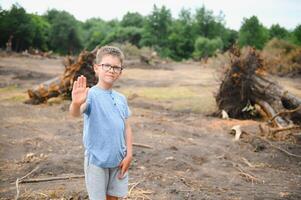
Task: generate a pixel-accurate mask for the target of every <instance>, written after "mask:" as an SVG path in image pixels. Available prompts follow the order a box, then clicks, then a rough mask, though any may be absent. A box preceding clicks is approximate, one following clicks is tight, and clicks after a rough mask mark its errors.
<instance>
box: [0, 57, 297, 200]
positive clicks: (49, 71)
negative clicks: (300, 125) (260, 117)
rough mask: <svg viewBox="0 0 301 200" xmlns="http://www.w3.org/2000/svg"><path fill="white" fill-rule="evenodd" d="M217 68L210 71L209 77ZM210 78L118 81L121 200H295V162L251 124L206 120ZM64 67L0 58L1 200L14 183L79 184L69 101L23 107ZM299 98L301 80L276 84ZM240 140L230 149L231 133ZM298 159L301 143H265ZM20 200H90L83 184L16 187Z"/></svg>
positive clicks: (76, 123) (172, 67)
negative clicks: (123, 106) (122, 102)
mask: <svg viewBox="0 0 301 200" xmlns="http://www.w3.org/2000/svg"><path fill="white" fill-rule="evenodd" d="M216 68H217V67H216ZM216 68H214V67H212V68H209V67H205V66H203V65H201V64H200V63H167V64H165V67H164V68H162V69H161V68H149V69H148V68H146V67H143V68H139V67H137V66H136V67H135V68H131V67H130V66H129V67H128V68H127V69H126V70H125V71H124V74H123V75H122V77H121V79H120V80H119V82H118V83H117V84H116V90H118V91H120V92H123V93H124V94H126V95H127V96H128V101H129V105H130V107H131V110H132V113H133V115H132V117H131V121H132V129H133V134H134V142H136V143H142V144H147V145H150V146H152V148H151V149H148V148H143V147H137V146H135V147H134V160H133V162H132V165H131V167H130V185H129V188H130V192H129V197H128V199H153V200H157V199H158V200H165V199H168V200H169V199H172V200H183V199H196V200H199V199H204V200H205V199H206V200H207V199H210V200H211V199H212V200H216V199H217V200H218V199H221V200H224V199H226V200H230V199H232V200H234V199H235V200H239V199H241V200H249V199H250V200H253V199H258V200H261V199H264V200H265V199H273V200H274V199H275V200H276V199H277V200H278V199H279V200H280V199H291V200H293V199H294V200H299V199H301V158H300V157H293V156H289V155H287V154H285V153H284V152H283V151H280V150H279V149H277V148H274V147H273V146H271V144H270V143H268V142H266V141H264V140H262V139H259V138H256V137H252V136H254V135H258V133H259V128H258V124H259V123H261V122H259V121H253V120H244V121H242V120H234V119H230V120H223V119H219V118H214V117H211V116H210V114H211V113H212V112H213V111H215V109H216V107H215V102H214V92H215V91H216V90H217V88H218V86H219V82H218V78H217V77H218V76H217V73H216ZM63 69H64V67H63V65H62V59H60V58H58V59H42V58H30V57H21V56H16V55H12V56H7V55H5V56H3V55H2V56H1V57H0V109H1V113H0V131H1V132H0V199H14V198H15V196H16V193H17V190H16V184H15V183H16V180H17V178H21V177H23V176H24V175H26V174H28V173H29V172H31V171H32V170H33V169H35V168H36V167H38V169H36V170H35V171H34V172H33V173H32V174H30V175H29V176H28V177H26V178H25V180H26V179H32V178H51V177H59V176H71V175H82V174H83V151H84V150H83V146H82V126H83V120H82V119H81V118H78V119H74V118H72V117H70V116H69V114H68V107H69V104H70V101H68V100H64V99H61V98H54V99H52V100H50V101H49V102H48V103H47V104H42V105H35V106H33V105H26V104H24V103H23V101H24V100H25V99H27V94H26V90H27V89H28V88H31V87H34V86H36V85H38V84H39V83H41V82H43V81H46V80H48V79H50V78H52V77H55V76H58V75H60V74H61V73H62V72H63ZM275 78H276V79H277V81H279V83H280V84H282V85H283V86H284V87H286V88H287V89H288V90H289V91H291V92H293V93H294V94H296V95H298V96H300V97H301V87H300V83H301V79H300V78H295V79H290V78H277V77H275ZM235 125H241V126H242V129H243V130H244V131H245V132H247V134H243V138H242V139H241V140H240V141H236V142H235V141H233V139H234V136H233V135H231V134H229V133H230V129H231V127H233V126H235ZM271 142H272V144H273V145H275V146H278V147H281V148H283V149H285V150H287V151H289V152H291V153H293V154H296V155H301V148H300V147H301V142H300V140H298V138H296V142H295V143H292V142H291V141H278V142H277V141H271ZM19 190H20V193H19V199H88V197H87V192H86V189H85V184H84V179H83V178H76V179H67V180H56V181H47V182H37V183H24V184H19Z"/></svg>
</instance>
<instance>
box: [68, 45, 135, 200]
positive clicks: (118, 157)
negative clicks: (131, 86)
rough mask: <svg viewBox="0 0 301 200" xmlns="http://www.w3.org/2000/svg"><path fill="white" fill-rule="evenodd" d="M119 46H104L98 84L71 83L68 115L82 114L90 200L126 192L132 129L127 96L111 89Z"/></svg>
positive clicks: (97, 71) (98, 65)
mask: <svg viewBox="0 0 301 200" xmlns="http://www.w3.org/2000/svg"><path fill="white" fill-rule="evenodd" d="M123 60H124V55H123V53H122V52H121V50H120V49H118V48H116V47H112V46H104V47H102V48H100V49H99V50H98V51H97V54H96V62H95V64H94V66H93V67H94V71H95V74H96V75H97V76H98V83H97V84H96V85H95V86H93V87H92V88H91V89H89V88H86V78H85V77H84V76H80V77H78V79H77V80H76V81H75V82H74V84H73V90H72V102H71V105H70V114H71V115H72V116H74V117H78V116H80V115H81V114H84V130H83V141H84V147H85V165H84V168H85V181H86V187H87V191H88V195H89V198H90V199H91V200H105V199H107V200H117V199H118V197H124V196H126V195H127V192H128V173H127V171H128V168H129V166H130V163H131V160H132V130H131V127H130V123H129V120H128V117H129V116H130V110H129V108H128V105H127V101H126V98H125V97H124V96H123V95H122V94H120V93H118V92H116V91H114V90H112V87H113V84H114V82H115V81H116V80H117V79H118V78H119V77H120V75H121V73H122V70H123Z"/></svg>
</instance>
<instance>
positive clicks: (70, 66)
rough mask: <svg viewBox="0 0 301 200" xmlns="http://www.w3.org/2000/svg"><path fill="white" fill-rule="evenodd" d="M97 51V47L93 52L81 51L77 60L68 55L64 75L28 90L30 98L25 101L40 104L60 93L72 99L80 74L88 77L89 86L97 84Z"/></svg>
mask: <svg viewBox="0 0 301 200" xmlns="http://www.w3.org/2000/svg"><path fill="white" fill-rule="evenodd" d="M96 51H97V48H96V49H95V50H93V51H92V52H88V51H83V52H81V53H80V55H79V56H78V59H77V61H76V62H75V61H73V60H72V59H71V58H69V57H68V58H67V59H66V61H65V71H64V73H63V75H62V76H60V77H55V78H53V79H51V80H48V81H46V82H44V83H41V84H40V85H38V86H37V87H34V88H32V89H29V90H28V91H27V92H28V96H29V99H28V100H26V101H25V103H28V104H40V103H44V102H46V101H47V100H48V99H49V98H52V97H57V96H59V95H64V96H65V97H67V98H69V99H70V98H71V91H72V85H73V82H74V81H75V80H76V79H77V77H78V76H80V75H84V76H85V77H86V78H87V86H88V87H92V86H93V85H95V84H96V83H97V78H96V76H95V73H94V70H93V63H94V60H95V56H96Z"/></svg>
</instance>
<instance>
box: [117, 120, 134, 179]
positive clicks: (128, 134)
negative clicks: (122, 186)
mask: <svg viewBox="0 0 301 200" xmlns="http://www.w3.org/2000/svg"><path fill="white" fill-rule="evenodd" d="M125 139H126V150H127V153H126V156H125V158H124V159H123V160H122V161H121V163H120V165H119V168H120V174H119V178H123V176H124V174H125V173H126V171H127V170H128V169H129V167H130V164H131V161H132V159H133V134H132V128H131V124H130V121H129V119H126V121H125Z"/></svg>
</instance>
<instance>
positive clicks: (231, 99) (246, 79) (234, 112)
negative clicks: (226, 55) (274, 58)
mask: <svg viewBox="0 0 301 200" xmlns="http://www.w3.org/2000/svg"><path fill="white" fill-rule="evenodd" d="M231 52H232V53H231V54H230V56H231V66H230V68H229V69H228V70H227V71H226V73H225V77H224V79H223V81H222V83H221V85H220V89H219V92H218V94H217V95H216V102H217V105H218V108H219V110H220V111H222V110H225V111H226V112H227V113H228V114H229V116H230V117H232V118H238V119H250V118H258V117H260V116H259V112H256V109H255V108H256V106H255V105H256V104H257V105H258V106H260V108H261V111H260V112H262V111H264V112H265V115H266V116H268V118H270V119H271V118H273V116H275V115H276V114H277V113H279V112H283V111H285V110H293V109H296V108H297V107H299V106H300V105H301V99H300V98H298V97H296V96H294V95H293V94H291V93H289V92H288V91H286V90H285V89H284V88H283V87H281V86H280V85H279V84H278V83H277V82H276V81H275V80H273V78H272V77H271V76H269V75H268V74H267V73H266V72H265V70H264V66H263V64H262V63H263V61H262V59H261V58H260V54H259V53H258V52H257V51H256V50H255V49H251V48H249V49H247V50H246V51H245V52H243V53H242V52H240V51H239V50H237V49H235V51H234V50H232V51H231ZM292 123H295V124H299V125H301V110H296V111H294V112H292V113H290V114H288V115H285V116H280V115H279V116H277V117H275V119H274V120H273V126H274V127H279V128H282V127H287V126H289V125H291V124H292Z"/></svg>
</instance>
